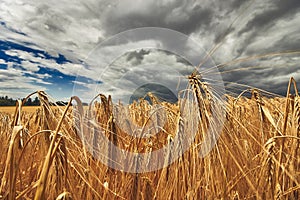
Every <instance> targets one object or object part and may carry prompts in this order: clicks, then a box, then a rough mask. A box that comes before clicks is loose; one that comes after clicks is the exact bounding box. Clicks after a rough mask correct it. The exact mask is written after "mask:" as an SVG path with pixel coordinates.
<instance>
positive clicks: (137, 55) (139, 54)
mask: <svg viewBox="0 0 300 200" xmlns="http://www.w3.org/2000/svg"><path fill="white" fill-rule="evenodd" d="M149 53H150V51H148V50H144V49H141V50H139V51H132V52H130V53H128V55H127V58H126V61H131V62H132V64H134V65H139V64H141V62H142V60H143V59H144V56H145V55H147V54H149Z"/></svg>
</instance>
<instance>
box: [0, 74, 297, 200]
mask: <svg viewBox="0 0 300 200" xmlns="http://www.w3.org/2000/svg"><path fill="white" fill-rule="evenodd" d="M192 78H193V77H192ZM192 78H191V85H192V87H191V88H192V91H193V94H194V95H195V98H197V101H195V102H194V103H195V104H196V105H197V108H198V110H199V113H201V114H200V117H199V118H197V120H198V121H199V124H198V126H197V127H196V130H197V133H196V136H195V138H194V140H193V143H192V145H191V146H190V147H189V148H188V150H187V151H186V152H184V154H183V155H182V156H180V157H179V159H177V160H176V161H175V162H173V163H171V164H170V165H168V166H166V167H164V168H162V169H159V170H155V171H152V172H145V173H128V172H122V171H119V170H115V169H113V168H111V167H108V166H107V165H105V164H103V163H102V162H100V161H99V160H98V159H95V157H94V156H93V153H91V152H90V151H88V149H87V147H86V146H85V145H84V143H82V141H81V139H80V137H79V134H78V131H77V129H76V125H75V124H74V113H73V112H74V110H76V109H74V107H73V106H74V105H75V104H76V107H77V108H79V109H78V110H79V111H80V112H84V113H85V115H88V114H89V113H93V115H94V116H95V119H97V122H96V123H98V124H99V126H101V127H102V129H103V130H104V131H103V132H102V134H103V135H105V137H107V138H108V139H109V140H110V141H112V142H113V143H114V144H115V145H117V146H118V147H120V148H122V149H124V150H126V151H131V152H151V151H154V150H155V149H160V148H162V147H163V146H164V145H166V144H167V143H168V142H169V141H170V139H171V138H174V137H175V136H176V133H177V131H178V130H180V129H185V130H186V131H191V130H189V129H190V128H193V127H190V126H188V125H187V124H188V123H186V122H185V121H184V120H185V119H183V118H182V117H181V116H182V112H184V111H183V110H182V109H181V106H182V104H180V103H177V104H171V103H168V102H162V101H159V100H158V99H157V98H156V97H155V96H153V95H150V96H151V103H149V102H148V101H146V100H143V99H141V100H140V101H138V102H134V103H133V104H131V105H129V111H130V113H131V116H132V119H133V120H134V121H135V123H137V124H141V125H143V126H146V124H147V123H148V122H149V123H150V120H149V110H150V109H151V107H153V106H155V105H158V104H159V105H162V106H163V107H164V108H166V111H167V114H166V123H164V124H163V125H161V126H163V128H161V129H159V130H158V134H157V135H156V136H155V137H152V138H150V140H151V141H150V142H149V141H148V140H147V139H144V138H143V139H136V138H133V137H132V136H129V135H128V134H126V131H124V129H121V128H120V127H119V126H118V124H116V121H115V118H116V116H114V115H113V112H112V109H113V107H114V106H116V105H114V104H113V103H112V99H111V97H106V96H104V95H99V96H97V98H96V99H95V101H94V102H93V103H91V104H90V107H83V106H82V105H81V102H80V100H79V98H77V97H72V98H71V100H70V102H69V104H68V105H67V106H64V107H59V106H52V105H50V103H49V98H50V97H49V96H48V95H47V94H46V93H44V92H42V91H38V92H36V93H34V94H36V95H38V97H39V99H40V102H41V105H40V106H39V107H38V108H33V109H34V111H30V110H29V109H28V108H26V107H23V106H22V102H21V101H18V102H17V105H16V107H15V109H14V111H13V112H12V111H10V112H8V110H3V111H1V113H0V138H1V139H0V143H1V144H0V156H1V158H0V178H1V186H0V195H1V196H0V197H1V199H166V198H168V199H298V198H299V197H300V194H299V192H300V184H299V183H300V157H299V153H300V152H299V151H300V148H299V145H300V104H299V103H300V101H299V95H298V91H297V88H296V82H295V80H293V79H292V78H291V80H290V84H289V86H288V89H287V96H286V97H267V96H266V95H264V93H263V92H261V91H260V90H258V89H252V90H250V91H249V92H250V94H251V96H249V97H246V96H244V95H239V96H237V97H232V96H229V95H228V96H226V100H224V101H225V104H224V105H225V106H224V109H225V115H224V116H225V120H224V125H223V126H222V129H221V134H220V137H219V139H218V141H217V144H216V146H215V148H213V149H212V151H211V152H209V153H208V155H206V156H205V157H199V147H200V146H201V143H202V142H203V138H204V137H205V130H207V128H208V126H209V123H207V122H208V121H209V120H211V118H210V115H209V112H210V111H211V110H212V109H211V108H212V104H213V102H210V96H209V91H206V92H207V93H205V91H204V92H202V93H201V92H200V93H199V91H198V92H197V90H198V89H199V88H198V87H203V85H202V86H201V83H200V82H197V80H196V79H193V80H192ZM293 83H294V84H293ZM199 84H200V86H199ZM291 86H294V90H293V91H294V92H293V94H292V89H291ZM197 88H198V89H197ZM31 95H32V94H31ZM28 97H30V95H29V96H28ZM28 97H27V98H28ZM25 100H26V99H25ZM118 106H119V109H121V108H122V105H118ZM120 113H122V112H120ZM157 115H159V112H158V114H157ZM151 123H152V122H151ZM157 123H158V122H157ZM185 126H186V127H185ZM130 128H132V127H128V129H130ZM194 128H195V127H194ZM89 134H90V136H91V138H92V140H93V142H95V143H97V137H96V136H97V135H96V134H95V132H92V131H90V132H89ZM97 145H100V146H101V144H97ZM98 153H101V154H103V155H105V154H110V153H111V152H110V150H109V149H106V150H105V151H104V150H103V151H102V152H98ZM108 157H109V156H108Z"/></svg>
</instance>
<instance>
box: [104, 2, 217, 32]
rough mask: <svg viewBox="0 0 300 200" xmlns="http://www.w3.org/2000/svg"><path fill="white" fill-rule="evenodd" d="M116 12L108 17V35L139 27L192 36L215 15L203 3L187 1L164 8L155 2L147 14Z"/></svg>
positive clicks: (170, 4)
mask: <svg viewBox="0 0 300 200" xmlns="http://www.w3.org/2000/svg"><path fill="white" fill-rule="evenodd" d="M116 12H118V11H112V12H111V13H110V14H109V15H108V16H107V17H106V21H105V23H104V25H105V30H106V32H107V34H116V33H119V32H122V31H125V30H128V29H133V28H139V27H163V28H170V29H173V30H176V31H179V32H182V33H185V34H190V33H193V32H195V31H196V30H198V29H200V28H203V27H206V26H208V25H209V23H210V22H211V20H212V17H213V14H214V13H213V12H214V11H213V10H212V9H211V8H209V7H204V6H202V5H201V3H195V4H191V3H190V2H187V1H171V2H170V3H168V4H166V5H163V6H162V5H161V4H159V3H155V1H153V3H152V4H150V5H149V7H147V13H145V12H141V11H140V10H138V9H136V10H132V11H131V12H129V13H116Z"/></svg>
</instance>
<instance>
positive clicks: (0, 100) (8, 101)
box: [0, 96, 67, 106]
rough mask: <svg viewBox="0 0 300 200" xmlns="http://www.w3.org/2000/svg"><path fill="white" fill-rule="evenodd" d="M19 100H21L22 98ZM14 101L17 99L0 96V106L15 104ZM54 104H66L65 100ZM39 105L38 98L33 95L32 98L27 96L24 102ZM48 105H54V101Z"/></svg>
mask: <svg viewBox="0 0 300 200" xmlns="http://www.w3.org/2000/svg"><path fill="white" fill-rule="evenodd" d="M21 100H22V101H23V100H24V99H21ZM16 101H17V100H16V99H13V98H9V97H8V96H2V97H0V106H15V105H16ZM55 104H56V105H58V106H64V105H67V102H63V101H57V102H56V103H55ZM39 105H40V100H39V98H38V97H35V98H34V99H32V98H28V99H27V101H26V102H25V104H24V106H39ZM50 105H54V103H50Z"/></svg>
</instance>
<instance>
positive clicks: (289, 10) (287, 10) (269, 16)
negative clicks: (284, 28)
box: [239, 0, 300, 35]
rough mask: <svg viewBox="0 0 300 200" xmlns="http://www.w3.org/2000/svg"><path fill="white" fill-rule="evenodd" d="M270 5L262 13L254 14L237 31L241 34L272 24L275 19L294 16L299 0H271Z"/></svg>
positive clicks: (298, 8)
mask: <svg viewBox="0 0 300 200" xmlns="http://www.w3.org/2000/svg"><path fill="white" fill-rule="evenodd" d="M272 3H273V4H272V6H271V7H270V8H268V9H266V10H264V12H263V13H261V14H258V15H256V16H255V17H254V18H253V19H252V20H251V21H249V22H248V23H247V25H246V27H245V28H244V29H243V30H242V31H240V32H239V34H240V35H241V34H243V33H245V32H248V31H251V30H257V29H261V28H264V27H266V26H272V25H273V24H274V23H275V22H276V21H277V20H282V19H285V18H289V17H292V16H294V14H295V13H296V12H298V11H299V10H300V1H299V0H285V1H281V0H276V1H272Z"/></svg>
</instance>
